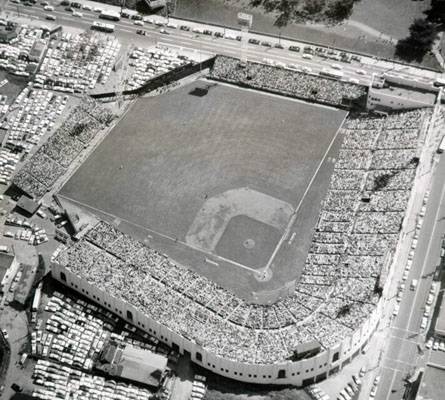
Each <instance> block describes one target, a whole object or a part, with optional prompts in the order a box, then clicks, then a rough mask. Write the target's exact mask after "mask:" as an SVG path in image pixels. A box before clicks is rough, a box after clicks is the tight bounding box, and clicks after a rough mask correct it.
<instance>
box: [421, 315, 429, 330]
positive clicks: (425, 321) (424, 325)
mask: <svg viewBox="0 0 445 400" xmlns="http://www.w3.org/2000/svg"><path fill="white" fill-rule="evenodd" d="M427 325H428V318H427V317H422V322H421V323H420V329H426V326H427Z"/></svg>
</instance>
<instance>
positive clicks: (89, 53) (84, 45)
mask: <svg viewBox="0 0 445 400" xmlns="http://www.w3.org/2000/svg"><path fill="white" fill-rule="evenodd" d="M120 47H121V45H120V43H119V42H118V40H117V39H116V38H115V37H113V36H108V35H100V34H97V33H92V32H84V33H81V34H78V35H76V34H71V33H68V32H65V33H62V34H61V35H60V37H59V38H54V39H53V40H51V42H50V43H49V46H48V51H47V52H46V54H45V58H44V59H43V61H42V64H41V66H40V68H39V72H38V74H36V76H35V78H34V81H35V83H34V85H35V87H37V88H45V89H52V90H59V91H64V92H69V93H74V92H76V93H83V92H85V91H87V90H90V89H94V88H95V86H96V84H97V82H99V83H105V82H106V81H107V79H108V77H109V76H110V74H111V71H112V68H113V66H114V64H115V62H116V59H117V56H118V54H119V50H120Z"/></svg>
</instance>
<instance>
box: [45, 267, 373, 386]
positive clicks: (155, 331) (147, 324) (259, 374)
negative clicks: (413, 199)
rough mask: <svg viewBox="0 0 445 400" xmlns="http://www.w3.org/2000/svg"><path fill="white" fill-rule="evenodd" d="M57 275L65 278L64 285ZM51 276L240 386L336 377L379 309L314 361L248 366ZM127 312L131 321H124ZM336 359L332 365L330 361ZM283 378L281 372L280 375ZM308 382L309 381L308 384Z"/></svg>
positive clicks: (55, 271) (74, 279)
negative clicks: (334, 375)
mask: <svg viewBox="0 0 445 400" xmlns="http://www.w3.org/2000/svg"><path fill="white" fill-rule="evenodd" d="M61 273H63V274H65V278H66V281H64V280H63V279H62V275H61ZM51 274H52V276H53V278H54V279H56V280H57V281H59V282H61V283H63V284H64V285H66V286H68V287H70V288H72V289H74V290H76V291H77V292H79V293H81V294H82V295H84V296H86V297H88V298H89V299H91V300H92V301H93V302H95V303H98V304H100V305H102V306H103V307H104V308H106V309H108V310H110V311H112V312H113V313H115V314H116V315H118V316H120V317H121V318H123V319H124V320H126V321H127V322H129V323H132V324H133V325H135V326H136V327H138V328H140V329H141V330H143V331H145V332H148V333H149V334H151V335H153V336H155V337H156V338H158V339H159V340H160V341H162V342H164V343H166V344H167V345H169V346H171V347H174V348H176V349H178V350H179V352H180V353H181V354H184V352H189V353H190V356H191V359H192V361H193V362H195V363H196V364H198V365H201V366H202V367H203V368H206V369H208V370H210V371H212V372H214V373H216V374H219V375H222V376H225V377H228V378H231V379H235V380H238V381H243V382H251V383H261V384H280V385H283V384H292V385H296V386H303V385H306V384H309V383H312V382H314V381H321V380H323V379H325V378H326V377H327V376H329V374H333V373H336V372H337V371H339V370H340V369H341V368H342V367H343V366H344V365H345V364H346V363H348V362H349V361H350V360H351V359H352V358H353V357H355V356H356V355H357V354H358V353H359V351H360V349H361V348H363V347H364V346H365V345H366V344H367V342H368V340H369V338H370V337H371V335H372V333H373V332H374V331H375V329H376V327H377V324H378V321H379V312H380V310H381V308H379V307H378V308H377V309H376V310H375V311H374V312H373V313H372V315H371V316H370V318H369V319H368V320H367V321H366V322H365V323H364V324H363V325H362V326H361V327H359V328H358V329H357V330H356V331H355V332H354V334H353V335H351V336H350V337H347V338H345V339H344V340H343V342H342V343H339V344H337V345H335V346H333V347H332V348H330V349H328V350H324V351H322V352H321V353H319V354H318V355H317V356H315V357H311V358H309V359H306V360H301V361H296V362H292V361H285V362H283V363H277V364H248V363H241V362H235V361H232V360H229V359H225V358H221V357H218V356H216V355H214V354H213V353H211V352H209V351H207V350H206V349H204V348H203V347H202V346H200V345H199V344H198V343H195V342H194V341H192V340H189V339H187V338H185V337H183V336H181V335H179V334H177V333H175V332H173V331H171V330H170V329H168V328H167V327H165V326H163V325H161V324H159V323H158V322H156V321H155V320H153V319H151V318H150V317H148V316H147V315H145V314H143V313H142V312H140V311H138V310H136V308H135V307H134V306H132V305H131V304H128V303H126V302H124V301H122V300H119V299H116V298H114V297H112V296H111V295H109V294H108V293H106V292H103V291H101V290H100V289H98V288H97V287H95V286H93V285H91V284H89V283H88V282H87V281H86V280H84V279H82V278H80V277H79V276H77V275H75V274H73V273H72V272H70V271H69V270H67V269H66V268H65V267H63V266H61V265H59V264H57V263H54V262H53V263H52V264H51ZM128 311H130V312H131V314H132V319H129V318H128V314H127V313H128ZM334 359H336V361H334ZM280 371H284V376H285V378H278V376H279V374H280ZM281 374H283V372H281ZM311 380H312V381H311Z"/></svg>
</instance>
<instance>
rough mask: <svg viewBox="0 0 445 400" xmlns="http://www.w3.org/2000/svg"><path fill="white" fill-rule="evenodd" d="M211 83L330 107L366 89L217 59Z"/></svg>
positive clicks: (221, 57)
mask: <svg viewBox="0 0 445 400" xmlns="http://www.w3.org/2000/svg"><path fill="white" fill-rule="evenodd" d="M209 76H210V77H211V78H213V79H217V80H222V81H225V82H230V83H234V84H240V85H244V86H249V87H252V88H255V89H260V90H267V91H272V92H277V93H281V94H285V95H287V96H292V97H298V98H302V99H305V100H309V101H315V102H319V103H325V104H330V105H336V106H339V105H344V104H345V103H349V102H351V101H354V100H358V99H360V98H361V97H363V96H364V95H366V87H364V86H361V85H357V84H353V83H348V82H341V81H338V80H336V79H329V78H325V77H321V76H318V75H310V74H306V73H303V72H299V71H294V70H289V69H283V68H278V67H275V66H270V65H265V64H260V63H255V62H247V64H245V65H241V64H240V61H239V59H236V58H232V57H227V56H217V57H216V60H215V64H214V66H213V68H212V70H211V72H210V75H209Z"/></svg>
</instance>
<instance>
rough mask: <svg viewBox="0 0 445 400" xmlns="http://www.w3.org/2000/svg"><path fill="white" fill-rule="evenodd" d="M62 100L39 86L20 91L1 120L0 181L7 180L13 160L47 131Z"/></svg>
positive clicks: (14, 162) (12, 167) (61, 107)
mask: <svg viewBox="0 0 445 400" xmlns="http://www.w3.org/2000/svg"><path fill="white" fill-rule="evenodd" d="M66 101H67V100H66V99H65V98H63V99H62V97H60V96H56V95H54V94H52V93H50V92H46V91H42V90H34V89H30V88H25V89H24V90H22V92H20V94H19V95H18V96H17V98H16V99H15V101H14V103H12V104H11V106H10V107H9V108H8V111H9V113H8V116H7V117H5V118H4V119H3V121H2V124H1V128H2V129H3V130H4V131H5V134H6V138H5V140H4V141H3V144H4V147H3V148H2V149H1V151H0V183H1V184H4V185H9V184H10V182H11V178H12V176H13V174H14V172H15V170H16V168H17V164H18V163H19V162H20V161H21V160H22V159H23V158H24V157H26V155H27V154H28V153H30V152H31V151H32V148H33V147H34V146H35V145H37V144H38V143H39V141H40V140H41V138H42V137H43V136H44V135H45V134H46V133H47V132H49V131H51V129H52V128H53V126H54V124H55V120H56V118H57V116H58V115H60V114H61V113H62V112H63V109H64V107H65V104H66Z"/></svg>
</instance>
